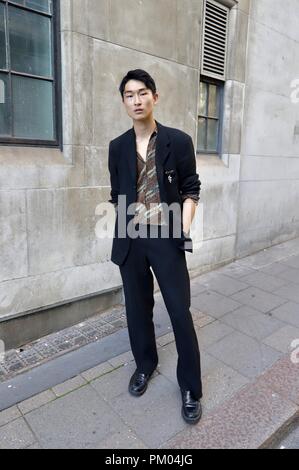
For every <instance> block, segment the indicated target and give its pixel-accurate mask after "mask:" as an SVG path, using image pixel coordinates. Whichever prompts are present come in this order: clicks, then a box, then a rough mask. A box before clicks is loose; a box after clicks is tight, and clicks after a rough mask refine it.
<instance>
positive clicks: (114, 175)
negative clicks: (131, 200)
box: [108, 141, 119, 209]
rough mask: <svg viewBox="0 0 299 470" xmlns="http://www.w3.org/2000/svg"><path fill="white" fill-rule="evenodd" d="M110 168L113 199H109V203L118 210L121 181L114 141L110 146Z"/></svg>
mask: <svg viewBox="0 0 299 470" xmlns="http://www.w3.org/2000/svg"><path fill="white" fill-rule="evenodd" d="M108 168H109V172H110V184H111V191H110V197H111V199H109V200H108V202H111V204H113V205H114V207H115V209H117V205H118V195H119V180H118V172H117V162H116V158H115V153H114V151H113V145H112V141H111V142H110V144H109V157H108Z"/></svg>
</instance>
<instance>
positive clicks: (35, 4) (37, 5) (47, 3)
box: [13, 0, 52, 13]
mask: <svg viewBox="0 0 299 470" xmlns="http://www.w3.org/2000/svg"><path fill="white" fill-rule="evenodd" d="M13 2H14V3H18V4H19V5H22V6H25V7H27V8H32V9H33V10H38V11H42V12H44V13H52V0H13Z"/></svg>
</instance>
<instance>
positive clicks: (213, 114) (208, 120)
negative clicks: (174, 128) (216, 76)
mask: <svg viewBox="0 0 299 470" xmlns="http://www.w3.org/2000/svg"><path fill="white" fill-rule="evenodd" d="M222 100H223V84H221V83H217V82H216V81H212V80H204V79H202V80H201V82H200V86H199V113H198V135H197V142H198V144H197V151H198V152H200V153H217V154H218V153H220V150H221V149H220V135H221V119H220V117H221V115H222Z"/></svg>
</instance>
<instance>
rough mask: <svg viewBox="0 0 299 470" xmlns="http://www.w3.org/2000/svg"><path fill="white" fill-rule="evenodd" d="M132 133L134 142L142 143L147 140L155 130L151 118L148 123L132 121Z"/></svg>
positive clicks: (154, 124) (153, 120)
mask: <svg viewBox="0 0 299 470" xmlns="http://www.w3.org/2000/svg"><path fill="white" fill-rule="evenodd" d="M133 127H134V131H135V135H136V140H138V141H142V140H145V139H148V138H149V137H150V136H151V135H152V133H153V132H154V130H155V128H156V121H155V119H154V118H151V119H150V120H148V121H134V126H133Z"/></svg>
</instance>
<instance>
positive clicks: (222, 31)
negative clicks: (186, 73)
mask: <svg viewBox="0 0 299 470" xmlns="http://www.w3.org/2000/svg"><path fill="white" fill-rule="evenodd" d="M228 21H229V9H228V8H227V7H225V6H224V5H221V4H220V3H217V2H216V1H214V0H206V2H205V11H204V30H203V54H202V66H201V69H202V74H203V75H206V76H208V77H213V78H218V79H220V80H225V70H226V55H227V36H228Z"/></svg>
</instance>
